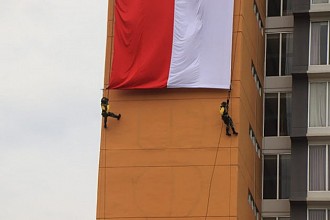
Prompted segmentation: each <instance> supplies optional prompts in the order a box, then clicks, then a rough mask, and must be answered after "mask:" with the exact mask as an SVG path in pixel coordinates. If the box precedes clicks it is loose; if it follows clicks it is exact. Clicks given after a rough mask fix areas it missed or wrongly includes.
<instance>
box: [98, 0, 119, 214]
mask: <svg viewBox="0 0 330 220" xmlns="http://www.w3.org/2000/svg"><path fill="white" fill-rule="evenodd" d="M110 1H111V0H109V1H108V4H110ZM108 10H109V9H108ZM112 10H113V13H112V25H111V26H112V28H111V41H110V57H109V58H110V62H109V72H108V73H105V74H109V78H110V72H111V67H112V51H113V40H114V36H113V33H114V30H113V29H114V20H115V19H114V17H115V16H114V15H115V0H113V1H112ZM108 13H109V12H108ZM108 22H109V20H108V21H107V26H108ZM109 78H108V80H109ZM103 83H104V84H105V82H103ZM106 85H107V86H106V87H105V86H104V88H105V90H103V95H105V96H106V97H109V95H110V90H109V89H108V86H109V82H107V83H106ZM102 119H103V118H102ZM103 123H104V122H103ZM102 133H103V136H104V144H103V145H104V149H103V153H104V168H103V169H104V194H103V217H104V218H106V216H105V210H106V201H105V200H106V192H107V186H106V183H107V135H106V130H105V129H104V128H103V127H102ZM100 159H101V158H100Z"/></svg>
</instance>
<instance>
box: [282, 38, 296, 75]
mask: <svg viewBox="0 0 330 220" xmlns="http://www.w3.org/2000/svg"><path fill="white" fill-rule="evenodd" d="M292 60H293V34H291V33H283V34H282V54H281V75H282V76H284V75H290V74H291V68H292Z"/></svg>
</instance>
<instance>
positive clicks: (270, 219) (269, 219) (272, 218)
mask: <svg viewBox="0 0 330 220" xmlns="http://www.w3.org/2000/svg"><path fill="white" fill-rule="evenodd" d="M262 219H263V220H276V217H267V218H262Z"/></svg>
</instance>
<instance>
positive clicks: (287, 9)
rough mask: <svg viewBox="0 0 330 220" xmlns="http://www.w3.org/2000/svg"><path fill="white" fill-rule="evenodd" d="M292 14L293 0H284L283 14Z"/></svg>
mask: <svg viewBox="0 0 330 220" xmlns="http://www.w3.org/2000/svg"><path fill="white" fill-rule="evenodd" d="M286 15H292V1H291V0H283V12H282V16H286Z"/></svg>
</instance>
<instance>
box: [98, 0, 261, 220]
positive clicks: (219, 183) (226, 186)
mask: <svg viewBox="0 0 330 220" xmlns="http://www.w3.org/2000/svg"><path fill="white" fill-rule="evenodd" d="M113 3H114V0H109V14H108V38H107V50H106V64H105V77H104V82H105V87H107V82H108V81H109V80H108V79H109V70H110V66H111V59H112V40H113V29H112V27H113ZM257 3H258V7H259V9H260V8H264V1H257ZM234 10H235V11H234V34H233V58H232V60H233V73H232V92H231V100H230V114H231V116H232V118H233V120H234V123H235V127H236V128H237V130H238V132H239V135H238V136H237V137H235V136H232V137H227V136H226V135H225V125H224V124H223V122H222V121H221V120H220V116H219V111H218V108H219V104H220V103H221V102H222V101H225V100H226V99H227V91H225V90H217V89H155V90H129V91H127V90H110V91H109V90H106V91H105V92H104V95H105V96H108V97H110V101H111V103H110V105H111V109H112V111H113V112H115V113H121V114H122V118H121V120H120V121H117V120H115V119H111V118H110V119H109V121H108V128H107V129H103V128H102V132H101V145H100V162H99V185H98V195H97V196H98V198H97V216H96V218H97V219H100V220H105V219H121V220H128V219H130V220H134V219H157V218H162V219H163V220H168V219H172V220H173V219H182V220H205V219H208V220H234V219H242V220H249V219H255V217H254V215H253V212H252V210H251V207H250V206H249V204H248V201H247V196H248V190H250V191H251V193H252V194H253V197H254V199H255V201H256V203H257V206H258V208H259V210H261V160H260V159H259V158H258V157H257V154H256V152H255V147H254V146H252V142H251V140H250V137H249V125H251V126H252V128H253V130H254V131H255V133H256V135H257V139H258V142H259V144H260V145H261V143H262V142H261V138H262V98H261V97H260V96H259V94H258V91H257V89H256V86H255V82H254V80H253V78H252V74H251V71H250V70H251V59H252V60H253V62H254V64H255V66H256V68H257V71H258V73H259V78H260V79H261V80H263V62H264V61H263V53H264V38H263V36H262V35H261V33H260V31H259V29H258V26H257V22H256V17H255V15H254V13H253V0H235V9H234ZM261 12H262V13H263V12H264V11H263V10H261ZM263 15H264V13H263ZM263 17H264V16H263ZM206 216H207V218H205V217H206Z"/></svg>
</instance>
